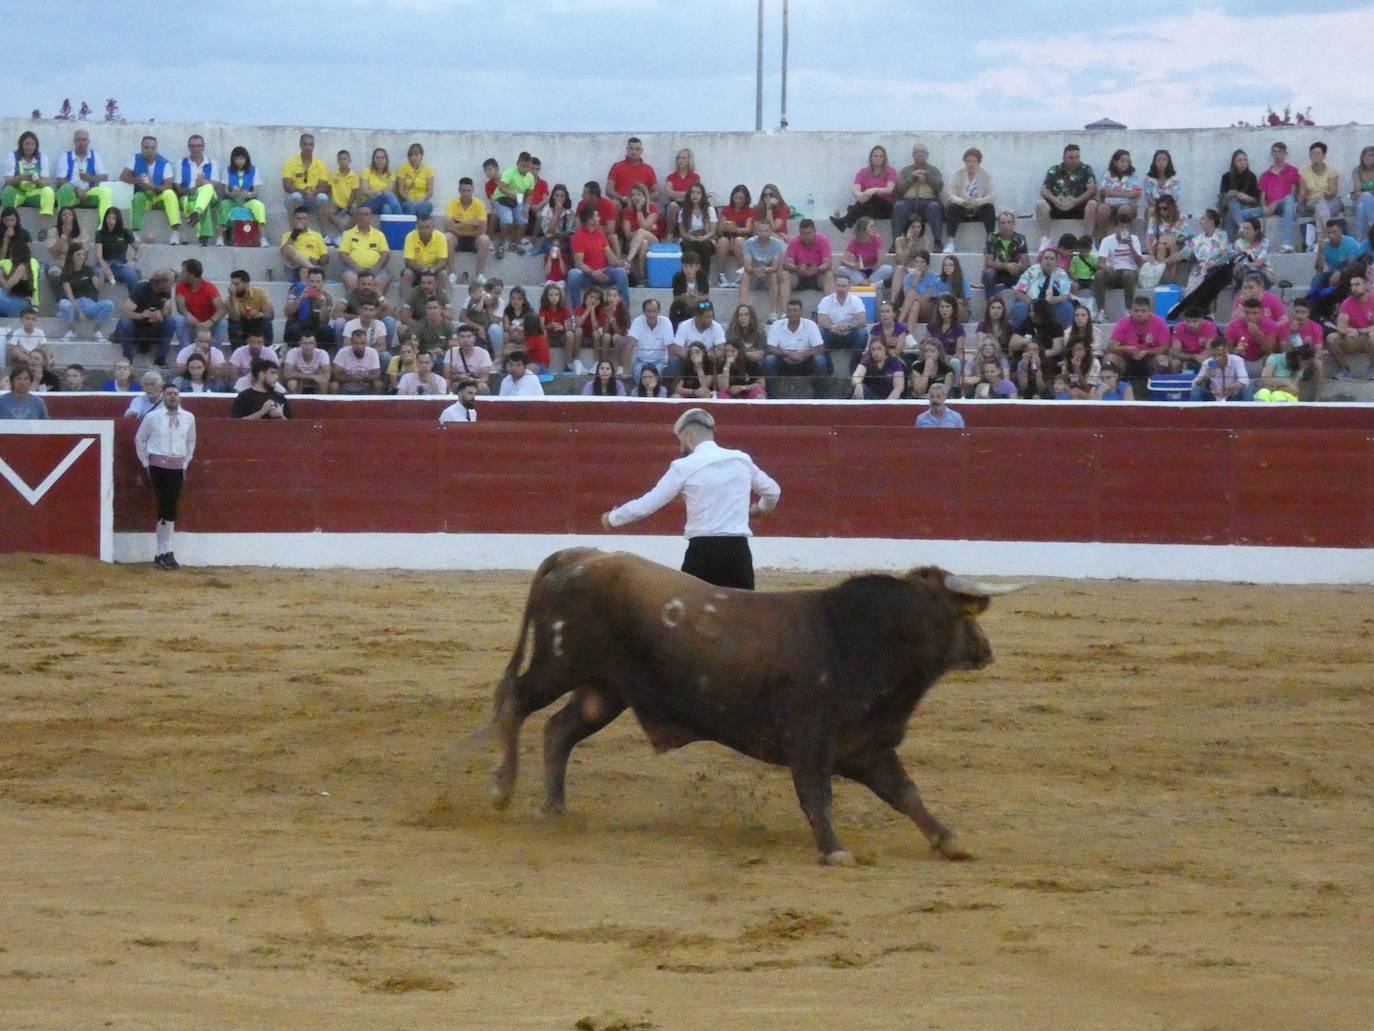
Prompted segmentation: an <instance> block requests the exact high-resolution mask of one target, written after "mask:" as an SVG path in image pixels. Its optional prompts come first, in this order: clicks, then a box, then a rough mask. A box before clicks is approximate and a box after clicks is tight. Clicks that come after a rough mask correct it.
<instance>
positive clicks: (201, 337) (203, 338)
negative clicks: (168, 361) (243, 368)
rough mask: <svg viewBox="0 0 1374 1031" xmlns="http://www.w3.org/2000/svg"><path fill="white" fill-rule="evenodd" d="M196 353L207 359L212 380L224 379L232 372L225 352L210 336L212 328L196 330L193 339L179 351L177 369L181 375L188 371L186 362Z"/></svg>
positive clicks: (206, 363) (207, 367) (206, 362)
mask: <svg viewBox="0 0 1374 1031" xmlns="http://www.w3.org/2000/svg"><path fill="white" fill-rule="evenodd" d="M194 354H198V355H200V356H201V357H202V358H204V359H205V366H206V369H207V370H208V376H209V378H210V379H212V380H218V379H224V378H226V377H227V376H229V374H230V369H229V364H228V361H227V359H226V358H225V356H224V352H223V351H221V350H220V349H219V348H218V347H216V346H215V345H214V341H213V340H212V339H211V337H210V330H209V329H208V328H205V327H202V328H201V329H199V330H198V331H197V332H196V335H195V339H193V340H192V341H191V342H190V343H189V344H188V345H187V346H185V347H183V348H182V349H181V350H179V351H177V357H176V371H177V374H178V375H180V374H182V373H185V371H186V363H187V362H188V361H190V360H191V356H192V355H194Z"/></svg>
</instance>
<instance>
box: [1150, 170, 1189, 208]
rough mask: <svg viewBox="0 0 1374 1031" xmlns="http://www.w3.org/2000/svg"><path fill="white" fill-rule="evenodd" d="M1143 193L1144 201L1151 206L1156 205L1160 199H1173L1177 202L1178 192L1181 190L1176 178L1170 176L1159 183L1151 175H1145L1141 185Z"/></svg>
mask: <svg viewBox="0 0 1374 1031" xmlns="http://www.w3.org/2000/svg"><path fill="white" fill-rule="evenodd" d="M1141 187H1142V189H1144V191H1145V199H1146V200H1147V201H1149V202H1150V203H1151V204H1158V203H1159V198H1160V197H1166V196H1167V197H1173V198H1174V200H1178V191H1179V190H1180V189H1182V186H1180V185H1179V181H1178V176H1176V175H1171V176H1169V178H1167V179H1165V180H1164V181H1163V182H1160V181H1159V180H1158V179H1156V178H1155V177H1154V176H1152V175H1147V176H1146V177H1145V181H1144V182H1143V183H1142V184H1141Z"/></svg>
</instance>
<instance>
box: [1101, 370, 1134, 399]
mask: <svg viewBox="0 0 1374 1031" xmlns="http://www.w3.org/2000/svg"><path fill="white" fill-rule="evenodd" d="M1090 396H1091V400H1093V401H1134V400H1135V390H1134V389H1133V388H1132V387H1131V385H1130V384H1129V383H1127V382H1126V381H1125V380H1123V379H1122V378H1121V373H1119V372H1118V371H1117V368H1116V366H1115V365H1111V364H1107V365H1103V366H1102V371H1101V373H1100V374H1099V380H1098V384H1097V386H1095V387H1093V389H1092V394H1091V395H1090Z"/></svg>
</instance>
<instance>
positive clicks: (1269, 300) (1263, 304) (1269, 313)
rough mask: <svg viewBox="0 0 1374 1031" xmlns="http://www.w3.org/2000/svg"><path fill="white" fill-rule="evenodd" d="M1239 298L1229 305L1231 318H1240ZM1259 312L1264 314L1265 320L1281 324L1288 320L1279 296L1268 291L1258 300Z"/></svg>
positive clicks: (1240, 302) (1286, 311)
mask: <svg viewBox="0 0 1374 1031" xmlns="http://www.w3.org/2000/svg"><path fill="white" fill-rule="evenodd" d="M1242 303H1243V302H1242V299H1241V298H1240V297H1237V298H1236V303H1235V304H1233V305H1231V318H1233V319H1235V318H1239V317H1240V306H1241V304H1242ZM1260 310H1261V311H1263V312H1264V317H1265V318H1266V319H1273V320H1274V321H1275V322H1282V321H1283V320H1284V319H1286V318H1288V309H1287V308H1285V307H1284V306H1283V301H1281V300H1279V295H1278V294H1276V293H1272V292H1271V291H1269V290H1266V291H1264V296H1263V297H1261V298H1260Z"/></svg>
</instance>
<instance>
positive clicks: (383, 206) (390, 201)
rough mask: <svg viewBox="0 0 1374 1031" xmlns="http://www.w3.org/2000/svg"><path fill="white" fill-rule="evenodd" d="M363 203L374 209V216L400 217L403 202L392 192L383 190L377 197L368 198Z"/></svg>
mask: <svg viewBox="0 0 1374 1031" xmlns="http://www.w3.org/2000/svg"><path fill="white" fill-rule="evenodd" d="M363 203H364V204H365V205H367V206H368V207H369V208H371V209H372V213H373V214H374V215H399V214H400V213H401V202H400V201H398V200H397V199H396V195H395V194H394V193H392V192H391V191H390V190H383V191H382V192H381V193H379V194H377V196H375V197H369V198H367V200H365V201H363Z"/></svg>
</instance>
